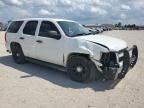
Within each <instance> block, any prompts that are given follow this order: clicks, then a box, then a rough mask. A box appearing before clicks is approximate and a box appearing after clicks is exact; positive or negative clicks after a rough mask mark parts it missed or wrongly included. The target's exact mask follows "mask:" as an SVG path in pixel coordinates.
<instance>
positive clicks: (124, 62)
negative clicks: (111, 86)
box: [103, 45, 138, 80]
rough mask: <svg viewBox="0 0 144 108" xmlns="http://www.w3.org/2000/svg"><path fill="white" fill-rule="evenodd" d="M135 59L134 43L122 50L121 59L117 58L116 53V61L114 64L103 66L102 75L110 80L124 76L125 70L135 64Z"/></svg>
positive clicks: (135, 49)
mask: <svg viewBox="0 0 144 108" xmlns="http://www.w3.org/2000/svg"><path fill="white" fill-rule="evenodd" d="M137 59H138V48H137V46H136V45H134V46H133V47H132V48H129V49H125V50H124V51H123V52H122V58H121V60H119V57H118V54H117V63H116V64H115V66H113V67H105V68H104V71H103V73H104V77H105V78H106V79H111V80H115V79H122V78H124V77H125V75H126V74H127V72H128V71H129V70H130V69H132V68H133V67H134V66H135V64H136V62H137Z"/></svg>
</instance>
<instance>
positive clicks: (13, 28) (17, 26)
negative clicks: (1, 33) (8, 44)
mask: <svg viewBox="0 0 144 108" xmlns="http://www.w3.org/2000/svg"><path fill="white" fill-rule="evenodd" d="M22 23H23V21H14V22H12V23H11V24H10V26H9V28H8V30H7V32H9V33H17V32H18V30H19V29H20V27H21V25H22Z"/></svg>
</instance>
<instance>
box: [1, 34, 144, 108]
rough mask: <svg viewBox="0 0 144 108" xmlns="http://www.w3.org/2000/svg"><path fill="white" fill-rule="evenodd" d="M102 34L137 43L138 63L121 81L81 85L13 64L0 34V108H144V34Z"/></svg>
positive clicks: (33, 66) (48, 71) (49, 71)
mask: <svg viewBox="0 0 144 108" xmlns="http://www.w3.org/2000/svg"><path fill="white" fill-rule="evenodd" d="M103 34H105V35H108V36H114V37H119V38H121V39H124V40H126V41H127V42H128V44H129V46H131V45H132V44H137V45H138V48H139V59H138V63H137V64H136V66H135V68H134V69H133V70H131V71H129V73H128V74H127V75H126V77H125V78H124V79H123V80H121V81H108V82H102V81H98V82H90V83H87V84H81V83H76V82H74V81H71V80H70V79H69V78H68V77H67V76H66V74H65V73H64V72H61V71H58V70H56V69H51V68H48V67H44V66H40V65H37V64H33V63H27V64H25V65H18V64H15V63H14V62H13V60H12V58H11V55H9V54H8V53H6V51H5V46H4V44H5V43H4V32H0V108H144V98H143V97H144V73H143V70H144V65H143V63H144V53H143V52H144V31H109V32H105V33H103Z"/></svg>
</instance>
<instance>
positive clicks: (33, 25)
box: [23, 21, 38, 35]
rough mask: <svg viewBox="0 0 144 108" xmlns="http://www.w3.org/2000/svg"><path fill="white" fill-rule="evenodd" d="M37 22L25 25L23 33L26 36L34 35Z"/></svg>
mask: <svg viewBox="0 0 144 108" xmlns="http://www.w3.org/2000/svg"><path fill="white" fill-rule="evenodd" d="M37 24H38V21H29V22H27V23H26V25H25V27H24V29H23V33H24V34H28V35H35V32H36V27H37Z"/></svg>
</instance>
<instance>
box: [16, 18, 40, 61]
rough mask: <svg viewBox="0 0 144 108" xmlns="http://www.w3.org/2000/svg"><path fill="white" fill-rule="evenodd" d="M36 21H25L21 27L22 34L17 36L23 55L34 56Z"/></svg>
mask: <svg viewBox="0 0 144 108" xmlns="http://www.w3.org/2000/svg"><path fill="white" fill-rule="evenodd" d="M37 25H38V21H36V20H33V21H27V22H25V24H24V27H23V29H22V35H21V36H20V37H19V41H20V43H21V45H22V49H23V52H24V55H25V56H28V57H32V58H35V57H36V54H35V41H36V36H35V34H36V31H37Z"/></svg>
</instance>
